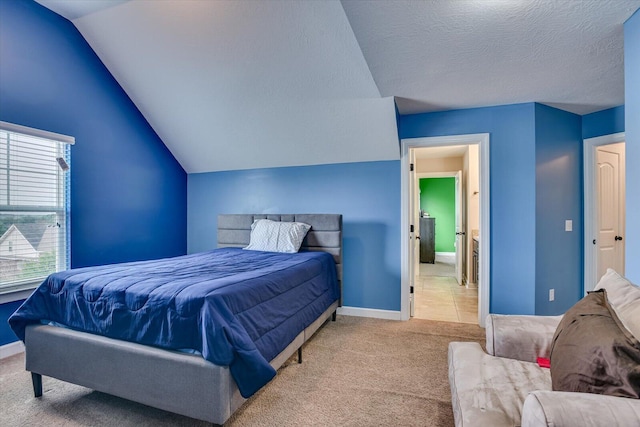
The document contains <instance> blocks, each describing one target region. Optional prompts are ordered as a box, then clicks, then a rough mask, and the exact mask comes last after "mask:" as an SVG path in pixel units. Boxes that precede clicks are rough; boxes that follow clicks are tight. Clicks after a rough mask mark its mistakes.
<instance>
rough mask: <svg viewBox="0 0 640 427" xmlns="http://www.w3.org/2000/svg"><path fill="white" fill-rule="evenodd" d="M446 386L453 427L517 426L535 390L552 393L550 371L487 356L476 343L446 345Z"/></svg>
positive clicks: (511, 360) (512, 360) (525, 363)
mask: <svg viewBox="0 0 640 427" xmlns="http://www.w3.org/2000/svg"><path fill="white" fill-rule="evenodd" d="M449 384H450V385H451V400H452V404H453V412H454V418H455V423H456V427H473V426H479V427H480V426H482V427H485V426H495V427H499V426H509V427H513V426H516V425H520V418H521V414H522V412H521V411H522V405H523V404H524V401H525V399H526V397H527V395H528V394H529V393H530V392H532V391H534V390H551V375H550V374H549V369H543V368H540V367H539V366H538V365H537V364H536V363H531V362H523V361H520V360H514V359H506V358H502V357H495V356H490V355H488V354H487V353H485V352H484V350H482V347H480V344H478V343H475V342H473V343H472V342H453V343H450V344H449Z"/></svg>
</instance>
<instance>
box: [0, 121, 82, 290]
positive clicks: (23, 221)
mask: <svg viewBox="0 0 640 427" xmlns="http://www.w3.org/2000/svg"><path fill="white" fill-rule="evenodd" d="M73 143H74V138H72V137H69V136H65V135H59V134H54V133H51V132H46V131H40V130H37V129H31V128H27V127H23V126H18V125H14V124H11V123H5V122H0V293H4V292H10V291H14V290H21V289H28V288H32V287H35V286H36V285H38V284H40V282H42V280H43V279H44V278H45V277H47V276H48V275H49V274H51V273H53V272H56V271H60V270H64V269H67V268H68V267H69V232H68V231H69V147H70V144H73Z"/></svg>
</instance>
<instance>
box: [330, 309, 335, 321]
mask: <svg viewBox="0 0 640 427" xmlns="http://www.w3.org/2000/svg"><path fill="white" fill-rule="evenodd" d="M331 321H332V322H335V321H336V312H335V311H334V312H333V314H332V315H331Z"/></svg>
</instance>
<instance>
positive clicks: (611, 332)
mask: <svg viewBox="0 0 640 427" xmlns="http://www.w3.org/2000/svg"><path fill="white" fill-rule="evenodd" d="M551 383H552V388H553V390H557V391H573V392H587V393H598V394H607V395H611V396H621V397H631V398H636V399H638V398H640V342H638V340H637V339H636V338H635V337H634V336H633V335H632V334H631V333H630V332H629V331H628V330H627V329H626V328H624V326H622V323H621V322H620V320H619V319H618V317H617V316H616V314H615V312H614V311H613V309H612V308H611V306H610V305H609V303H608V302H607V297H606V291H605V290H599V291H595V292H590V293H589V294H588V295H587V296H586V297H584V298H583V299H581V300H580V301H578V302H577V303H576V304H575V305H574V306H573V307H571V308H570V309H569V310H568V311H567V313H566V314H565V315H564V317H563V318H562V321H561V322H560V324H559V325H558V328H557V329H556V333H555V335H554V337H553V343H552V347H551Z"/></svg>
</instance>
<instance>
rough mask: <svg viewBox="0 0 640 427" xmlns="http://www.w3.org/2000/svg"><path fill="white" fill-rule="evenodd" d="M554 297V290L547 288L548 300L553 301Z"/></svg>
mask: <svg viewBox="0 0 640 427" xmlns="http://www.w3.org/2000/svg"><path fill="white" fill-rule="evenodd" d="M554 299H556V290H555V289H549V301H553V300H554Z"/></svg>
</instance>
